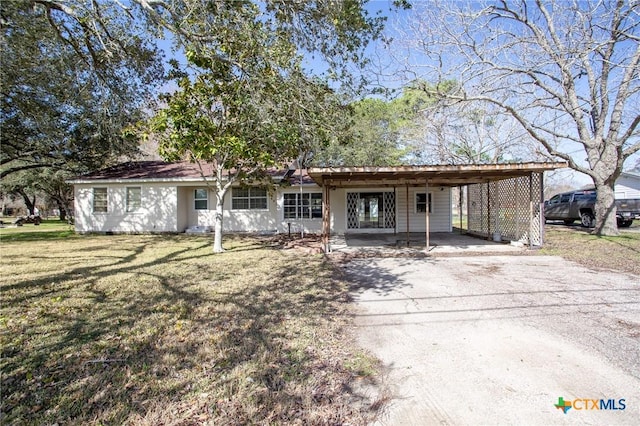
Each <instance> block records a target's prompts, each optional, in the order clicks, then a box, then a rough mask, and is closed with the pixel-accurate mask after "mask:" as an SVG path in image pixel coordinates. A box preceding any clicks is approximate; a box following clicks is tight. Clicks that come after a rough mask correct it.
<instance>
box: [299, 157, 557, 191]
mask: <svg viewBox="0 0 640 426" xmlns="http://www.w3.org/2000/svg"><path fill="white" fill-rule="evenodd" d="M565 167H567V163H565V162H540V163H533V162H532V163H508V164H464V165H448V164H446V165H430V166H394V167H311V168H309V169H308V173H309V176H310V177H311V178H312V179H313V180H314V181H315V182H316V183H317V184H318V185H320V186H322V185H325V184H326V185H329V186H334V187H357V186H372V185H375V186H394V185H424V183H425V182H427V181H428V182H429V184H430V185H435V186H458V185H468V184H473V183H485V182H491V181H497V180H502V179H509V178H514V177H519V176H529V175H530V174H531V173H536V172H537V173H541V172H544V171H549V170H555V169H560V168H565Z"/></svg>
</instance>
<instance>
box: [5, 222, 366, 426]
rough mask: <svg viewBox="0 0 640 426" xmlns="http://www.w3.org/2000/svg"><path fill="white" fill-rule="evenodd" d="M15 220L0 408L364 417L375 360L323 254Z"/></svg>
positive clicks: (87, 413)
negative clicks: (88, 231)
mask: <svg viewBox="0 0 640 426" xmlns="http://www.w3.org/2000/svg"><path fill="white" fill-rule="evenodd" d="M25 226H27V225H25ZM31 226H32V225H31ZM7 231H9V232H7ZM63 231H64V230H63ZM23 232H27V231H24V230H23ZM40 232H45V231H40ZM55 232H58V231H55ZM19 234H20V232H18V231H14V230H10V229H3V230H1V232H0V239H1V240H2V258H1V268H2V273H1V277H0V288H1V290H2V311H1V316H0V327H1V328H0V330H1V334H0V345H1V347H2V359H1V361H0V363H1V364H0V367H1V371H2V386H1V392H2V407H1V408H2V412H1V413H0V416H2V417H0V423H2V424H25V423H28V424H54V423H57V424H122V423H128V424H149V425H151V424H154V425H155V424H194V425H195V424H207V423H208V424H225V425H227V424H248V423H249V424H251V423H253V424H256V423H260V424H342V423H350V424H365V423H367V422H368V421H370V420H371V419H372V418H373V417H374V416H375V414H376V411H375V409H374V408H375V407H377V406H378V403H379V401H377V402H376V401H372V400H369V399H368V398H367V397H364V396H363V395H362V391H361V389H364V388H366V386H364V385H363V384H364V383H366V382H367V381H369V380H373V373H374V372H375V369H374V370H372V368H371V365H376V364H375V362H374V361H373V360H372V359H371V357H369V356H368V355H367V354H366V353H363V352H362V351H360V350H358V348H356V347H354V345H353V343H352V342H353V336H352V335H351V334H350V327H349V324H350V323H349V312H348V309H349V307H348V303H347V302H348V293H347V289H346V288H347V287H346V285H345V283H343V282H342V281H340V280H338V279H336V278H335V276H334V271H333V269H332V267H331V266H330V265H329V264H327V263H326V262H325V260H324V257H323V256H320V255H302V254H301V253H300V252H298V251H295V250H280V249H277V248H274V247H271V246H270V243H271V242H270V241H269V240H268V239H263V240H260V239H256V238H249V237H234V238H230V239H227V240H226V247H227V249H228V251H227V252H226V253H223V254H220V255H214V254H212V250H211V240H210V237H202V236H186V235H176V236H165V235H144V236H140V235H136V236H97V235H93V236H76V235H72V234H63V235H60V236H58V237H57V238H54V236H52V235H48V234H47V235H46V237H45V238H41V239H38V238H36V237H34V236H31V237H26V236H24V235H23V236H22V238H21V237H19ZM360 385H363V386H360ZM372 404H373V405H372Z"/></svg>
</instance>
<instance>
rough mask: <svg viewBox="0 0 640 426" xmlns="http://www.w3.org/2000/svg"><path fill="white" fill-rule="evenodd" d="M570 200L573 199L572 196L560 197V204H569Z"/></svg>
mask: <svg viewBox="0 0 640 426" xmlns="http://www.w3.org/2000/svg"><path fill="white" fill-rule="evenodd" d="M570 199H571V194H564V195H562V196H561V197H560V202H561V203H568V202H569V200H570Z"/></svg>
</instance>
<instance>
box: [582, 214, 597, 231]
mask: <svg viewBox="0 0 640 426" xmlns="http://www.w3.org/2000/svg"><path fill="white" fill-rule="evenodd" d="M580 223H581V224H582V226H584V227H585V228H593V227H594V226H595V223H594V217H593V215H592V214H591V213H589V212H584V213H581V214H580Z"/></svg>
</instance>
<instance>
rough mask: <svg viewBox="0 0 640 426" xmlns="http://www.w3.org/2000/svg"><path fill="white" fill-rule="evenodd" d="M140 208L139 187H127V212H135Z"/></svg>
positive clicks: (140, 193)
mask: <svg viewBox="0 0 640 426" xmlns="http://www.w3.org/2000/svg"><path fill="white" fill-rule="evenodd" d="M140 207H142V190H141V188H140V187H139V186H130V187H127V207H126V209H127V212H129V213H130V212H135V211H137V210H139V209H140Z"/></svg>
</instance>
